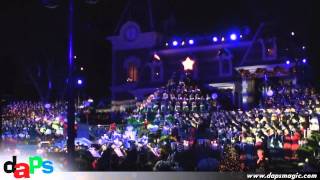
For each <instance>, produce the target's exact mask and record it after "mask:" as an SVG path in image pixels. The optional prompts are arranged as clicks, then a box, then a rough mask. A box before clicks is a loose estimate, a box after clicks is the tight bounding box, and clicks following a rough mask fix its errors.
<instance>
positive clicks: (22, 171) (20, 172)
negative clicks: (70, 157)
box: [3, 156, 54, 178]
mask: <svg viewBox="0 0 320 180" xmlns="http://www.w3.org/2000/svg"><path fill="white" fill-rule="evenodd" d="M40 168H41V170H42V173H45V174H51V173H52V172H53V170H54V169H53V163H52V162H51V161H48V160H46V161H44V160H43V159H42V158H41V157H39V156H30V157H29V164H27V163H17V156H12V161H7V162H5V163H4V164H3V170H4V172H5V173H8V174H10V173H13V176H14V177H15V178H30V174H34V173H35V170H36V169H40Z"/></svg>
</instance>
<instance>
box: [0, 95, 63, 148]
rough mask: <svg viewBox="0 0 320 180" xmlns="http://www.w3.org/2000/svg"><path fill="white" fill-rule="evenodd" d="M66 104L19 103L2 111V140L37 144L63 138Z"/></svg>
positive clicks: (10, 104)
mask: <svg viewBox="0 0 320 180" xmlns="http://www.w3.org/2000/svg"><path fill="white" fill-rule="evenodd" d="M65 112H66V104H65V103H62V102H56V103H53V104H49V103H47V104H46V103H41V102H29V101H19V102H12V103H9V104H7V105H6V106H5V107H4V108H3V109H2V117H1V118H2V139H4V140H6V139H14V140H17V141H25V140H27V141H28V142H30V141H34V142H39V141H42V140H49V139H52V138H55V139H56V138H63V137H64V134H65V122H66V118H65V117H66V114H65Z"/></svg>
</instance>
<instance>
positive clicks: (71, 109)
mask: <svg viewBox="0 0 320 180" xmlns="http://www.w3.org/2000/svg"><path fill="white" fill-rule="evenodd" d="M73 16H74V0H69V18H68V29H69V31H68V33H69V39H68V66H69V68H68V81H67V83H68V84H67V86H68V89H67V100H68V110H67V119H68V126H67V133H68V139H67V150H68V153H69V154H70V155H71V156H72V155H73V154H74V151H75V146H74V140H75V127H74V125H75V101H74V84H75V82H74V77H73V71H74V59H73Z"/></svg>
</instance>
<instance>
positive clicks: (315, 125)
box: [3, 79, 320, 171]
mask: <svg viewBox="0 0 320 180" xmlns="http://www.w3.org/2000/svg"><path fill="white" fill-rule="evenodd" d="M265 92H266V95H265V97H264V99H263V100H264V101H265V102H264V103H262V105H261V106H260V107H256V108H253V109H250V110H241V109H235V110H223V109H219V108H217V107H218V103H217V94H211V95H209V94H205V93H203V92H202V91H201V90H200V88H199V87H198V86H197V85H196V83H193V82H192V81H191V80H190V79H185V80H183V81H175V80H170V81H169V83H168V84H167V85H166V86H165V87H163V88H159V89H158V90H157V91H156V92H154V93H153V94H151V95H150V96H149V97H148V98H147V99H146V100H144V101H143V102H141V103H140V104H139V105H137V108H136V109H134V110H133V111H132V112H129V113H128V115H127V116H126V118H125V119H124V120H122V121H121V122H123V124H116V123H113V124H110V125H109V126H108V127H105V126H99V127H98V126H97V127H95V128H93V129H92V131H93V133H95V134H96V135H95V137H97V138H98V139H97V141H94V142H92V143H90V145H88V144H86V145H84V144H81V143H77V144H76V145H77V152H78V153H79V152H83V153H85V154H86V155H85V156H83V155H81V157H82V159H81V158H80V159H78V161H79V162H78V163H77V164H76V166H77V168H76V169H78V170H97V171H108V170H112V171H117V170H122V171H123V170H128V171H139V170H141V171H148V170H155V171H177V170H179V171H194V170H199V171H254V170H268V168H269V167H270V166H272V165H274V162H276V161H286V162H299V161H301V159H299V157H298V156H297V151H298V149H299V148H300V147H301V146H302V145H304V144H305V143H306V140H307V138H308V137H309V136H310V135H311V134H312V132H319V116H320V95H319V94H318V93H317V92H316V90H315V89H312V88H305V87H298V86H296V85H282V86H277V87H268V88H266V91H265ZM65 110H66V109H65V104H63V103H62V104H59V103H58V104H51V105H50V106H49V105H48V106H47V105H45V104H39V103H38V104H32V103H29V102H23V103H21V102H20V103H12V104H9V105H8V106H6V108H5V111H4V112H5V116H4V117H5V118H4V121H3V130H4V133H3V138H6V137H12V136H14V137H15V138H22V139H23V138H27V139H28V138H29V139H33V138H34V137H40V138H46V137H48V136H49V137H60V136H63V134H64V133H63V129H64V127H63V126H64V122H65V121H66V119H65V118H64V117H65ZM84 157H86V158H84Z"/></svg>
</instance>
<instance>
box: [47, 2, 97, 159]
mask: <svg viewBox="0 0 320 180" xmlns="http://www.w3.org/2000/svg"><path fill="white" fill-rule="evenodd" d="M98 1H99V0H86V1H85V2H86V3H88V4H96V3H97V2H98ZM42 3H43V5H44V6H45V7H47V8H51V9H53V8H57V7H58V6H59V4H58V3H57V1H56V0H42ZM68 13H69V16H68V58H67V59H68V78H67V101H68V108H67V119H68V123H67V124H68V128H67V134H68V139H67V150H68V154H70V157H72V155H73V154H74V151H75V145H74V140H75V94H74V93H75V84H76V83H77V82H76V80H75V77H74V54H73V40H74V39H73V32H74V0H69V8H68Z"/></svg>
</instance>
